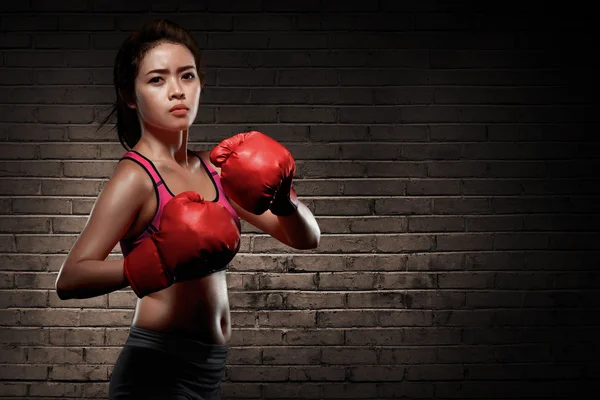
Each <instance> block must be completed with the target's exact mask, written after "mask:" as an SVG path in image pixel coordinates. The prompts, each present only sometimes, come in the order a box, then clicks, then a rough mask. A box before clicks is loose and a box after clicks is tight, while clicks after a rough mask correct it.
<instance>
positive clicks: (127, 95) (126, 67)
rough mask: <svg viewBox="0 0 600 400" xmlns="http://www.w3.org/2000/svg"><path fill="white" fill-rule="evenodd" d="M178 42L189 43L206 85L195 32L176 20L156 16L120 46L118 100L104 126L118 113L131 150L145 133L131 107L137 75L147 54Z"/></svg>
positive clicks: (121, 131) (121, 138) (124, 142)
mask: <svg viewBox="0 0 600 400" xmlns="http://www.w3.org/2000/svg"><path fill="white" fill-rule="evenodd" d="M165 42H168V43H177V44H181V45H184V46H186V47H187V48H188V49H189V50H190V51H191V53H192V54H193V56H194V59H195V61H196V68H197V70H198V77H199V79H200V82H201V84H202V85H203V84H204V74H203V73H202V71H201V66H202V64H201V63H202V58H201V55H200V48H199V47H198V44H197V43H196V41H195V40H194V38H193V37H192V35H191V34H190V33H189V32H188V31H187V30H185V29H184V28H182V27H180V26H179V25H177V24H176V23H174V22H172V21H170V20H167V19H155V20H151V21H148V22H146V23H145V24H144V25H143V26H142V27H141V28H140V29H139V30H137V31H135V32H133V33H132V34H131V35H129V37H128V38H127V39H125V41H124V42H123V44H122V45H121V48H120V49H119V51H118V53H117V56H116V57H115V64H114V67H113V82H114V87H115V93H116V96H117V99H116V101H115V103H114V104H113V106H112V109H111V112H110V114H108V116H107V117H106V118H105V119H104V121H102V123H101V124H100V126H99V127H98V130H100V128H102V127H103V126H104V125H105V124H106V123H107V122H108V121H109V120H111V118H112V117H113V116H114V115H115V114H116V117H117V121H116V124H115V127H116V130H117V135H118V136H119V141H120V142H121V145H122V146H123V147H124V148H125V149H126V150H131V148H133V146H135V145H136V143H137V142H138V140H140V137H141V135H142V131H141V127H140V122H139V120H138V116H137V111H136V110H135V109H133V108H130V107H129V106H128V105H127V103H128V102H129V103H132V102H133V100H134V98H135V78H136V76H137V74H138V72H139V67H140V63H141V61H142V59H143V58H144V55H146V53H147V52H148V51H150V50H151V49H152V48H154V47H156V46H157V45H159V44H162V43H165Z"/></svg>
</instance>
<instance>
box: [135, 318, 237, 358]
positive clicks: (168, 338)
mask: <svg viewBox="0 0 600 400" xmlns="http://www.w3.org/2000/svg"><path fill="white" fill-rule="evenodd" d="M125 346H137V347H146V348H150V349H154V350H158V351H162V352H165V353H169V354H171V355H175V356H178V357H180V358H183V359H185V360H188V361H196V362H198V361H201V362H205V363H211V364H221V363H224V362H225V360H226V358H227V353H228V350H229V345H228V344H214V343H204V342H201V341H199V340H196V339H192V338H190V337H188V336H184V335H181V334H177V333H172V332H158V331H151V330H148V329H143V328H139V327H137V326H132V327H131V329H130V331H129V336H128V337H127V340H126V341H125Z"/></svg>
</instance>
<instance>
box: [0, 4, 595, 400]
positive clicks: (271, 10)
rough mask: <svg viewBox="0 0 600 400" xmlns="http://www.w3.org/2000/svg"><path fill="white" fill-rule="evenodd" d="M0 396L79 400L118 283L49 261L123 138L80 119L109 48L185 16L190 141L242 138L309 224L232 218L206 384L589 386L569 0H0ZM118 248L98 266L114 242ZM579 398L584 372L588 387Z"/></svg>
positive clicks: (579, 81) (589, 276)
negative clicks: (270, 166)
mask: <svg viewBox="0 0 600 400" xmlns="http://www.w3.org/2000/svg"><path fill="white" fill-rule="evenodd" d="M0 10H1V15H0V28H1V30H2V35H1V36H0V99H2V100H0V140H1V141H2V142H1V144H0V146H1V151H0V213H1V215H0V257H1V261H0V304H1V305H2V309H0V322H1V323H2V326H1V327H0V340H1V352H0V399H50V398H59V397H60V398H65V399H80V398H105V397H106V393H107V387H108V379H109V377H110V373H111V371H112V365H113V363H114V361H115V360H116V357H117V355H118V353H119V351H120V349H121V346H122V344H123V342H124V340H125V338H126V335H127V332H128V329H127V328H128V327H129V324H130V322H131V315H132V310H133V306H134V305H135V296H134V295H133V293H132V292H131V291H130V290H129V289H127V290H123V291H118V292H114V293H111V294H110V295H107V296H101V297H97V298H93V299H88V300H72V301H61V300H59V299H58V298H57V296H56V293H55V292H54V290H53V288H54V281H55V279H56V273H57V271H58V269H59V268H60V265H61V263H62V260H63V259H64V257H65V255H66V253H67V252H68V250H69V249H70V247H71V246H72V244H73V242H74V240H75V239H76V237H77V234H78V233H79V232H80V231H81V229H82V228H83V226H84V225H85V222H86V220H87V216H88V214H89V212H90V209H91V207H92V205H93V203H94V201H95V199H96V197H97V195H98V194H99V192H100V190H101V189H102V187H103V185H104V183H105V182H106V179H108V177H109V176H110V174H111V173H112V170H113V169H114V167H115V165H116V162H117V160H118V159H119V158H120V157H121V156H122V155H123V154H124V152H125V150H124V149H123V148H122V147H121V146H120V144H119V143H118V140H117V137H116V133H115V132H113V131H110V130H109V129H103V130H101V131H100V132H96V129H95V128H96V127H97V125H98V122H99V121H100V120H101V119H102V118H103V117H104V116H105V115H106V112H107V110H108V106H109V105H110V103H111V102H112V101H113V100H114V90H113V88H112V64H113V60H114V56H115V54H116V49H117V48H118V46H119V45H120V44H121V42H122V41H123V40H124V39H125V37H126V36H127V34H128V33H129V32H131V31H132V30H135V29H137V28H139V27H140V26H141V25H142V24H143V23H144V22H145V21H147V20H148V19H150V18H156V17H166V18H169V19H172V20H173V21H175V22H178V23H180V24H181V25H182V26H183V27H185V28H187V29H189V30H191V31H192V32H193V34H194V36H195V38H196V39H197V40H198V43H199V44H200V46H201V48H203V49H204V52H203V55H204V58H205V67H206V73H207V76H208V82H207V86H206V88H205V90H204V92H203V95H202V99H201V103H202V104H201V107H200V111H199V115H198V119H197V122H196V123H195V124H194V126H193V127H192V129H191V145H190V147H192V148H194V149H198V150H200V149H210V148H212V146H214V145H215V144H216V143H218V142H219V141H220V140H222V139H224V138H226V137H229V136H231V135H233V134H235V133H238V132H241V131H245V130H249V129H258V130H261V131H263V132H265V133H266V134H268V135H270V136H272V137H273V138H275V139H277V140H279V141H280V142H282V143H283V144H284V145H285V146H286V147H288V148H289V149H290V150H291V151H292V154H293V155H294V157H295V159H296V161H297V165H298V175H297V177H296V178H297V179H296V187H297V191H298V193H299V195H300V198H301V200H302V201H304V202H305V203H306V204H307V205H309V206H310V208H311V210H312V211H313V212H314V214H315V215H316V217H317V219H318V222H319V224H320V227H321V231H322V238H321V245H320V247H319V248H318V249H317V250H314V251H296V250H293V249H290V248H287V247H285V246H283V245H281V244H279V243H278V242H276V241H275V240H274V239H272V238H270V237H267V236H266V235H264V234H260V233H259V232H257V231H256V230H255V229H252V228H251V227H250V226H248V225H247V224H246V225H244V235H243V243H242V249H241V253H240V254H239V255H238V256H237V257H236V259H235V261H234V263H233V264H232V266H231V269H230V273H229V289H230V296H231V297H230V298H231V306H232V315H233V321H234V332H233V339H232V343H231V346H232V347H231V353H230V357H229V363H228V364H229V365H228V369H227V375H226V377H225V381H224V384H223V386H224V389H223V391H224V397H225V398H227V399H269V398H278V399H283V398H289V399H292V398H294V399H297V398H302V399H342V398H344V399H347V398H352V399H392V398H411V399H412V398H414V399H416V398H419V399H423V398H425V399H428V398H436V399H437V398H439V399H444V398H448V399H449V398H452V399H459V398H469V399H471V398H473V399H475V398H477V399H492V398H494V399H499V398H503V399H525V398H537V399H547V398H592V397H593V396H594V393H595V391H593V392H592V394H590V395H583V391H584V389H585V388H586V386H587V384H589V383H593V382H595V381H597V380H598V377H599V373H598V372H599V368H598V367H599V364H598V361H597V357H598V351H597V344H596V342H597V341H596V339H597V337H598V335H599V333H600V329H598V328H599V326H598V301H597V295H598V288H599V286H600V280H599V274H598V268H599V265H598V264H599V263H598V259H599V258H598V251H597V248H598V245H597V242H598V239H599V235H598V229H597V226H598V222H599V221H600V218H599V217H598V212H599V210H600V207H599V204H600V203H599V202H598V194H599V193H598V192H599V185H598V183H599V179H598V178H599V172H598V171H599V170H600V169H599V168H598V166H599V162H598V150H599V146H598V131H597V127H598V124H597V123H598V107H597V106H598V100H597V99H598V97H597V90H596V88H597V82H598V79H597V76H596V74H597V69H598V68H597V67H598V63H597V62H596V61H595V60H596V57H597V42H596V41H595V37H594V34H595V33H596V32H595V31H594V30H593V26H592V22H594V21H595V20H596V18H595V15H594V14H593V13H592V11H590V10H591V6H589V5H588V6H587V7H586V6H585V4H584V3H583V2H560V3H556V4H555V5H554V6H551V5H549V4H548V2H525V1H524V2H496V3H494V4H491V3H489V2H467V1H448V2H445V1H412V2H408V1H387V0H380V1H335V0H305V1H274V0H262V1H261V0H250V1H234V2H232V1H179V2H172V1H152V2H149V1H110V2H109V1H92V0H88V1H82V0H78V1H35V0H31V1H11V2H3V3H2V4H1V5H0ZM119 257H120V249H119V248H118V246H117V247H116V248H115V250H114V252H113V253H112V254H111V258H119ZM592 389H593V388H592Z"/></svg>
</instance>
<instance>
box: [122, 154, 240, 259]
mask: <svg viewBox="0 0 600 400" xmlns="http://www.w3.org/2000/svg"><path fill="white" fill-rule="evenodd" d="M189 153H190V154H193V155H195V156H196V157H198V159H199V160H200V163H201V164H202V166H203V167H204V169H205V170H206V172H207V173H208V176H210V179H211V181H212V183H213V186H214V187H215V189H216V193H217V195H216V198H215V199H214V200H212V202H213V203H220V204H221V205H222V206H224V207H225V208H226V209H227V211H229V213H230V214H231V216H232V217H233V219H234V221H235V223H236V225H237V227H238V229H239V230H240V232H241V224H240V218H239V217H238V215H237V213H236V212H235V210H234V209H233V208H232V207H231V204H230V203H229V201H228V200H227V195H226V194H225V192H224V191H223V186H222V185H221V177H220V176H219V173H218V172H217V171H215V170H214V169H213V168H211V166H210V165H208V164H206V163H205V162H204V160H202V157H200V156H199V155H198V154H196V153H195V152H193V151H189ZM124 159H128V160H132V161H135V162H136V163H138V164H139V165H140V166H141V167H142V168H143V169H144V171H146V173H147V174H148V175H149V176H150V178H151V179H152V182H153V184H154V193H155V194H156V199H157V202H156V203H157V204H156V211H155V212H154V218H153V219H152V221H151V222H150V223H148V225H146V228H145V229H144V231H143V232H142V233H141V234H139V235H138V236H137V237H131V238H123V239H121V240H120V241H119V244H120V246H121V252H122V253H123V257H125V256H127V254H129V253H130V252H131V251H132V250H133V249H134V248H136V246H137V245H138V244H140V243H141V242H142V241H143V240H144V239H145V238H147V237H148V236H150V235H152V234H153V233H154V232H156V231H157V230H158V228H159V227H160V217H161V215H162V210H163V207H164V206H165V204H167V202H168V201H169V200H171V199H172V198H173V197H175V195H174V194H173V192H171V190H170V189H169V187H168V186H167V184H166V183H165V181H164V180H163V179H162V176H161V175H160V173H159V172H158V169H156V166H155V165H154V163H153V162H152V161H150V160H149V159H148V158H146V157H145V156H143V155H142V154H141V153H139V152H137V151H135V150H130V151H128V152H127V153H125V154H124V155H123V157H121V159H120V160H119V161H121V160H124Z"/></svg>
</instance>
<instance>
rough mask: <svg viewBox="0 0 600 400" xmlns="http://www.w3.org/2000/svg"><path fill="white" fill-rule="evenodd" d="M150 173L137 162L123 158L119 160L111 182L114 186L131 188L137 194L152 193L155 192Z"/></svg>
mask: <svg viewBox="0 0 600 400" xmlns="http://www.w3.org/2000/svg"><path fill="white" fill-rule="evenodd" d="M149 178H150V177H149V176H148V173H147V172H146V171H145V170H144V168H143V167H142V166H141V165H139V164H138V163H137V162H136V161H134V160H131V159H128V158H123V159H121V160H119V162H118V163H117V166H116V167H115V170H114V171H113V174H112V176H111V177H110V181H112V183H113V185H118V186H122V185H123V186H125V187H129V188H130V189H132V190H135V191H136V193H140V191H141V194H143V193H146V192H147V193H151V191H152V190H154V186H153V184H152V180H151V179H149Z"/></svg>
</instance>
